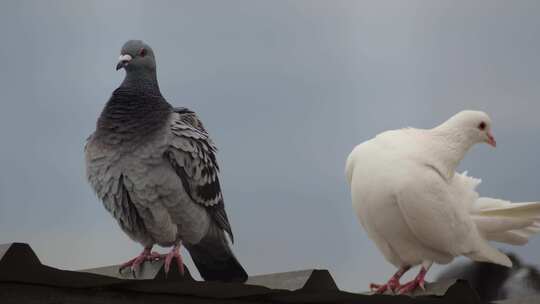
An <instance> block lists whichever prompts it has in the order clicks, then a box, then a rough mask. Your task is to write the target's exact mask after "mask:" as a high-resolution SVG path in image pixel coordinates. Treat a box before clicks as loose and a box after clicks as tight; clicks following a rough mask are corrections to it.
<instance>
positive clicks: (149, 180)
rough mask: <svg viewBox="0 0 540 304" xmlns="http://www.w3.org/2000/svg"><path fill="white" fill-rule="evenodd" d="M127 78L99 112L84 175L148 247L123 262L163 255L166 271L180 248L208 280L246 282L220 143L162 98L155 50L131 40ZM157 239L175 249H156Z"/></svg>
mask: <svg viewBox="0 0 540 304" xmlns="http://www.w3.org/2000/svg"><path fill="white" fill-rule="evenodd" d="M122 68H123V69H125V71H126V77H125V79H124V81H123V82H122V84H121V85H120V87H119V88H117V89H116V90H115V91H114V92H113V93H112V96H111V98H110V99H109V101H108V102H107V104H106V105H105V108H104V109H103V112H102V113H101V115H100V117H99V119H98V121H97V125H96V131H95V132H94V133H93V134H92V135H91V136H90V137H89V138H88V141H87V143H86V147H85V155H86V175H87V178H88V181H89V182H90V184H91V186H92V188H93V189H94V190H95V192H96V194H97V196H98V197H99V198H100V199H101V200H102V201H103V204H104V206H105V208H106V209H107V210H108V211H109V212H110V213H111V214H112V216H113V217H114V218H115V219H116V220H117V221H118V224H119V225H120V227H121V228H122V230H123V231H124V232H125V233H126V234H127V235H128V236H129V237H130V238H131V239H133V240H134V241H137V242H139V243H140V244H142V245H143V246H144V250H143V252H142V253H141V254H140V255H139V256H137V257H136V258H134V259H132V260H130V261H128V262H127V263H125V264H123V265H122V266H121V270H122V269H123V268H127V267H130V268H131V270H132V271H135V270H136V269H137V268H138V267H139V266H140V265H141V264H142V263H143V262H145V261H150V260H156V259H160V258H163V259H164V260H165V271H166V272H168V271H169V269H170V265H171V262H172V260H174V259H176V262H177V263H178V267H179V269H180V271H181V272H183V262H182V258H181V256H180V251H179V250H180V246H181V245H184V246H185V247H186V248H187V250H188V251H189V253H190V255H191V257H192V259H193V261H194V262H195V265H196V266H197V268H198V270H199V273H200V274H201V276H202V277H203V278H204V279H205V280H207V281H240V282H244V281H245V280H246V279H247V274H246V272H245V270H244V269H243V267H242V266H241V265H240V263H239V262H238V260H237V259H236V258H235V256H234V255H233V253H232V251H231V248H230V245H229V241H228V240H227V237H226V233H227V234H228V235H229V237H230V239H231V241H233V233H232V230H231V225H230V223H229V220H228V218H227V214H226V212H225V206H224V203H223V196H222V193H221V187H220V184H219V179H218V172H219V167H218V164H217V161H216V155H215V154H216V147H215V145H214V143H213V142H212V140H211V139H210V137H209V136H208V133H207V132H206V130H205V128H204V126H203V124H202V123H201V121H200V120H199V118H198V117H197V115H196V114H195V113H194V112H193V111H190V110H188V109H186V108H173V107H172V106H171V105H170V104H169V103H168V102H167V101H166V100H165V98H163V96H162V95H161V92H160V90H159V86H158V82H157V77H156V62H155V58H154V52H153V51H152V48H150V46H148V45H147V44H145V43H144V42H142V41H140V40H130V41H128V42H126V43H125V44H124V46H123V47H122V50H121V55H120V59H119V63H118V65H117V66H116V69H117V70H119V69H122ZM155 244H158V245H160V246H163V247H170V246H172V250H171V252H170V253H169V254H166V255H161V254H158V253H156V252H152V247H153V246H154V245H155Z"/></svg>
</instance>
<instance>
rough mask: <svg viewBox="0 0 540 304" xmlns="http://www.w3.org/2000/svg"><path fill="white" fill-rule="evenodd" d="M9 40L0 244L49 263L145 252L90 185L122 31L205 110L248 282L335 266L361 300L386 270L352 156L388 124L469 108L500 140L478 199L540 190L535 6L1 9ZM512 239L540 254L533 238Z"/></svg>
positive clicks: (27, 2)
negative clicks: (351, 176) (365, 214)
mask: <svg viewBox="0 0 540 304" xmlns="http://www.w3.org/2000/svg"><path fill="white" fill-rule="evenodd" d="M0 37H1V40H2V43H1V46H0V56H1V58H2V65H1V69H0V94H1V95H0V96H1V102H2V110H1V111H0V139H1V149H0V168H1V174H0V243H6V242H11V241H21V242H28V243H30V244H31V245H32V247H33V248H34V249H35V250H36V251H37V253H38V254H39V256H40V257H41V258H42V261H43V262H45V263H47V264H49V265H52V266H56V267H61V268H65V269H80V268H89V267H96V266H100V265H108V264H115V263H119V262H123V261H125V260H127V259H129V258H131V257H133V256H134V255H136V254H138V253H139V251H140V250H141V248H140V246H139V245H138V244H136V243H134V242H132V241H131V240H129V239H128V238H127V237H126V236H125V235H124V234H123V233H122V232H121V231H120V229H119V228H118V227H117V224H116V223H115V221H114V220H113V218H112V217H111V216H110V215H109V214H108V213H107V212H106V211H105V209H104V208H103V206H102V204H101V202H99V201H98V200H97V198H96V197H95V195H94V194H93V193H92V191H91V190H90V187H89V186H88V185H87V183H86V180H85V178H84V161H83V146H84V142H85V139H86V137H87V136H88V135H89V134H90V133H91V132H92V131H93V130H94V127H95V121H96V118H97V116H98V115H99V113H100V111H101V109H102V107H103V105H104V104H105V102H106V101H107V99H108V98H109V96H110V94H111V92H112V90H113V89H115V88H116V86H117V85H118V84H119V82H120V81H121V80H122V78H123V76H124V74H123V71H119V72H116V71H115V70H114V66H115V64H116V60H117V58H118V55H119V51H120V47H121V45H122V44H123V43H124V42H125V41H126V40H128V39H142V40H144V41H146V42H147V43H149V44H150V45H151V46H152V47H153V49H154V51H155V53H156V56H157V64H158V79H159V82H160V85H161V89H162V92H163V94H164V96H165V97H166V98H167V99H168V101H169V102H171V103H172V104H174V105H176V106H187V107H190V108H191V109H193V110H195V111H197V112H198V114H199V116H200V117H201V118H202V119H203V121H204V123H205V124H206V126H207V128H208V130H209V132H210V133H211V135H212V137H213V138H214V140H215V142H216V143H217V145H218V146H219V148H220V151H219V155H218V158H219V161H220V163H221V167H222V174H221V178H222V184H223V189H224V195H225V203H226V206H227V211H228V214H229V217H230V219H231V221H232V227H233V230H234V232H235V237H236V243H235V245H234V251H235V252H236V254H237V256H238V258H239V259H240V261H241V262H242V263H243V264H244V265H245V266H246V268H247V270H248V272H249V273H251V274H259V273H268V272H281V271H289V270H296V269H304V268H313V267H317V268H327V269H329V270H330V271H331V272H332V274H333V275H334V277H335V278H336V279H337V282H338V284H339V286H340V287H341V288H344V289H348V290H353V291H359V290H365V289H366V288H367V285H368V283H369V282H370V281H375V282H381V281H383V280H385V279H387V277H389V276H390V275H391V273H392V272H393V267H392V266H391V265H389V264H388V263H387V262H386V261H385V260H384V258H383V257H382V256H381V255H380V254H379V252H378V251H377V249H376V248H375V245H374V244H373V243H372V242H371V241H370V240H369V239H368V238H367V236H366V234H365V233H364V232H363V230H362V229H361V227H360V225H359V223H358V222H357V220H356V218H355V216H354V214H353V212H352V207H351V203H350V197H349V192H348V189H347V186H346V182H345V177H344V173H343V171H344V163H345V158H346V157H347V155H348V153H349V152H350V151H351V149H352V148H353V147H354V146H355V145H356V144H358V143H360V142H362V141H364V140H366V139H368V138H371V137H372V136H374V135H375V134H377V133H379V132H381V131H384V130H387V129H395V128H400V127H405V126H415V127H422V128H429V127H432V126H434V125H436V124H438V123H440V122H442V121H444V120H445V119H446V118H448V117H450V116H451V115H453V114H454V113H456V112H458V111H460V110H463V109H481V110H484V111H486V112H488V113H489V114H490V115H491V116H492V119H493V121H494V134H495V136H496V138H497V142H498V144H499V146H498V147H497V149H491V148H490V147H488V146H486V145H484V146H478V147H475V148H474V149H473V150H472V151H471V152H470V153H469V155H468V156H467V157H466V159H465V161H464V162H463V163H462V165H461V169H468V170H469V173H470V174H471V175H473V176H476V177H480V178H482V179H483V180H484V181H483V183H482V185H481V186H480V188H479V190H480V192H481V194H483V195H487V196H492V197H501V198H506V199H511V200H515V201H531V200H535V199H540V187H539V177H540V173H539V172H540V161H539V160H538V156H539V155H540V136H539V131H540V119H539V118H538V115H539V114H540V60H539V56H540V1H534V0H531V1H504V0H498V1H454V0H447V1H429V0H426V1H379V0H377V1H375V0H374V1H340V0H332V1H309V0H305V1H300V0H299V1H257V0H229V1H218V0H216V1H206V0H193V1H108V0H103V1H72V0H65V1H38V0H34V1H32V0H19V1H15V0H13V1H6V0H4V1H1V2H0ZM504 248H510V247H504ZM511 250H513V251H515V252H517V253H518V254H519V255H521V257H522V258H523V259H525V260H526V262H528V263H532V264H539V263H540V260H539V254H538V253H539V250H540V237H537V238H535V239H533V240H532V241H531V242H530V243H529V244H528V245H527V246H525V247H521V248H516V247H514V248H511ZM441 268H442V267H441V266H439V267H438V268H436V269H435V270H434V271H433V274H431V277H429V278H433V277H434V274H436V273H437V271H439V270H440V269H441Z"/></svg>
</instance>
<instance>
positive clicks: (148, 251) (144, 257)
mask: <svg viewBox="0 0 540 304" xmlns="http://www.w3.org/2000/svg"><path fill="white" fill-rule="evenodd" d="M160 258H161V255H160V254H159V253H157V252H153V251H152V247H145V248H144V250H143V252H141V254H139V255H138V256H137V257H135V258H133V259H131V260H129V261H127V262H125V263H124V264H122V265H120V267H119V268H118V272H122V270H124V269H125V268H127V267H129V268H130V269H131V273H133V275H135V272H136V271H137V269H138V268H139V267H140V265H141V264H142V263H144V262H145V261H157V260H159V259H160Z"/></svg>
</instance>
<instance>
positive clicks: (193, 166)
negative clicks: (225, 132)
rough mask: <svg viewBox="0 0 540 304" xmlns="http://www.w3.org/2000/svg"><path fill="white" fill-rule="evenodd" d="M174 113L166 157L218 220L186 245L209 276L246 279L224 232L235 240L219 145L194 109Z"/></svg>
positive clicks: (194, 196)
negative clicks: (221, 181) (225, 197)
mask: <svg viewBox="0 0 540 304" xmlns="http://www.w3.org/2000/svg"><path fill="white" fill-rule="evenodd" d="M174 115H175V119H174V120H173V123H172V126H171V131H172V134H173V138H172V140H171V142H170V147H169V149H168V150H167V151H166V152H165V157H166V158H167V159H168V161H169V162H170V164H171V166H172V167H173V168H174V170H175V172H176V174H177V175H178V176H179V177H180V179H181V181H182V184H183V186H184V189H185V190H186V191H187V192H188V195H189V197H190V198H191V200H193V202H195V203H197V204H200V205H202V206H204V207H205V209H206V210H207V211H208V213H209V214H210V216H211V218H212V219H213V221H214V222H215V224H214V223H213V224H212V225H210V228H209V230H208V233H207V234H206V236H205V237H203V239H202V240H201V241H200V242H199V243H198V244H186V248H187V249H188V250H189V252H190V255H191V257H192V259H193V261H194V262H195V264H196V265H197V268H198V269H199V272H200V273H201V276H202V277H203V278H204V279H205V280H219V281H245V280H246V279H247V274H246V272H245V270H244V269H243V267H242V266H241V265H240V263H239V262H238V261H237V260H236V258H235V257H234V255H233V253H232V251H231V249H230V247H229V244H228V242H227V239H226V237H225V234H224V232H223V231H226V232H227V233H228V234H229V236H230V238H231V241H233V240H234V237H233V233H232V230H231V226H230V223H229V220H228V218H227V214H226V213H225V205H224V202H223V196H222V193H221V187H220V184H219V178H218V173H219V166H218V164H217V161H216V156H215V153H216V151H217V149H216V147H215V145H214V143H213V142H212V140H211V139H210V137H209V136H208V133H207V132H206V130H205V129H204V126H203V124H202V123H201V121H200V120H199V119H198V118H197V116H196V114H195V113H194V112H192V111H190V110H188V109H186V108H175V109H174Z"/></svg>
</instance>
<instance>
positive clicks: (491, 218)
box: [471, 197, 540, 245]
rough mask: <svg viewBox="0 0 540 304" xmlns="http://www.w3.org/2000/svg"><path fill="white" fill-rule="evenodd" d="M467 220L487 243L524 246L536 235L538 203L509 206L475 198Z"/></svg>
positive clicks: (539, 214)
mask: <svg viewBox="0 0 540 304" xmlns="http://www.w3.org/2000/svg"><path fill="white" fill-rule="evenodd" d="M471 216H472V218H473V220H474V222H475V224H476V227H477V228H478V231H479V232H480V234H481V235H483V236H484V237H485V238H486V239H487V240H490V241H496V242H503V243H508V244H512V245H524V244H526V243H527V242H528V240H529V237H531V236H532V235H534V234H536V233H538V232H540V203H538V202H527V203H511V202H509V201H505V200H500V199H493V198H488V197H481V198H479V199H478V200H477V201H476V202H475V203H474V204H473V206H472V210H471Z"/></svg>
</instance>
